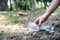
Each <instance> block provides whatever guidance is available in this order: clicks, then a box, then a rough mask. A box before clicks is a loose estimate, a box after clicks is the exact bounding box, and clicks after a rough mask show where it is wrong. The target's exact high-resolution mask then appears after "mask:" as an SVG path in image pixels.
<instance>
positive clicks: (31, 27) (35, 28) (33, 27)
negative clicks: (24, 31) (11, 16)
mask: <svg viewBox="0 0 60 40" xmlns="http://www.w3.org/2000/svg"><path fill="white" fill-rule="evenodd" d="M28 29H29V30H30V31H39V30H45V31H49V32H52V31H53V30H54V27H53V26H49V25H46V26H43V25H42V26H41V27H39V26H38V25H37V24H35V23H34V22H29V24H28Z"/></svg>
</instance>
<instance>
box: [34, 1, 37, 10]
mask: <svg viewBox="0 0 60 40" xmlns="http://www.w3.org/2000/svg"><path fill="white" fill-rule="evenodd" d="M36 5H37V2H36V0H34V9H36Z"/></svg>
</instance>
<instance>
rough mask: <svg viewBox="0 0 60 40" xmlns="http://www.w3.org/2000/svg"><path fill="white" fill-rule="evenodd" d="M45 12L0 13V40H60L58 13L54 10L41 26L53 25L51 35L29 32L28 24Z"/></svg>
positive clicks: (59, 17) (59, 18)
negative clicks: (24, 14) (53, 28)
mask: <svg viewBox="0 0 60 40" xmlns="http://www.w3.org/2000/svg"><path fill="white" fill-rule="evenodd" d="M44 12H45V11H38V10H36V11H28V12H22V13H26V14H28V15H27V16H23V15H19V13H21V12H20V11H19V12H13V11H11V12H6V11H4V12H0V40H60V30H59V29H60V27H59V26H60V14H59V13H60V11H58V10H56V11H55V12H54V13H53V14H52V15H51V16H50V17H49V19H48V20H47V21H46V22H45V23H43V25H52V24H54V27H55V30H54V32H52V33H49V32H46V31H38V32H32V31H29V30H28V29H27V28H28V23H29V22H31V21H34V20H35V19H36V18H37V17H39V16H41V15H43V14H44Z"/></svg>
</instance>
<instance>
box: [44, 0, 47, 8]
mask: <svg viewBox="0 0 60 40" xmlns="http://www.w3.org/2000/svg"><path fill="white" fill-rule="evenodd" d="M43 2H44V9H46V6H47V0H44V1H43Z"/></svg>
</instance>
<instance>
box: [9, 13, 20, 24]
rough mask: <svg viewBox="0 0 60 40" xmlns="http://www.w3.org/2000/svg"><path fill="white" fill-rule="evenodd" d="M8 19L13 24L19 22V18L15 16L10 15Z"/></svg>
mask: <svg viewBox="0 0 60 40" xmlns="http://www.w3.org/2000/svg"><path fill="white" fill-rule="evenodd" d="M9 19H10V20H12V21H14V22H15V23H18V22H19V20H18V19H19V16H15V15H12V14H11V15H10V16H9Z"/></svg>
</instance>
